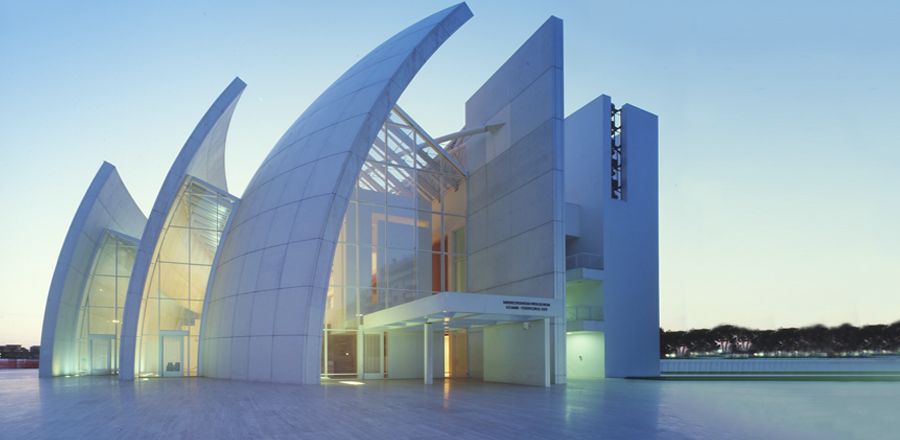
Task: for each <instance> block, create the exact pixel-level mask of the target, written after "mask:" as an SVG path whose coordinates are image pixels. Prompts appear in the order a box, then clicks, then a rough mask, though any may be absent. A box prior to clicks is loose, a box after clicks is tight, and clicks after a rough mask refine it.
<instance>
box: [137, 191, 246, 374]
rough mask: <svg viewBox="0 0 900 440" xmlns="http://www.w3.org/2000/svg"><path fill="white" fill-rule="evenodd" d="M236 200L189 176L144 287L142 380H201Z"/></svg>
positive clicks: (139, 348) (140, 339)
mask: <svg viewBox="0 0 900 440" xmlns="http://www.w3.org/2000/svg"><path fill="white" fill-rule="evenodd" d="M234 202H235V199H234V198H233V197H232V196H231V195H229V194H227V193H224V192H222V191H220V190H218V189H216V188H214V187H212V186H211V185H208V184H206V183H204V182H202V181H200V180H199V179H195V178H192V177H187V178H186V180H185V183H184V184H183V185H182V187H181V189H180V191H179V193H178V196H177V197H176V201H175V203H174V204H173V207H172V209H171V211H170V212H169V213H168V215H167V217H166V221H165V224H164V225H163V230H162V232H161V233H160V239H159V242H158V243H157V245H156V249H154V251H153V259H152V262H151V265H150V269H149V275H148V276H147V282H146V283H145V286H144V292H143V298H142V301H141V312H140V319H139V322H138V340H137V351H136V353H135V356H136V362H135V365H136V368H137V372H136V373H137V375H139V376H196V375H197V359H198V340H199V334H200V317H201V314H202V312H203V302H204V299H205V296H206V285H207V282H208V281H209V275H210V268H211V265H212V262H213V258H214V257H215V254H216V248H217V247H218V244H219V239H220V237H221V235H222V230H223V229H224V228H225V223H226V221H227V220H228V216H229V215H230V214H231V211H232V208H233V205H234Z"/></svg>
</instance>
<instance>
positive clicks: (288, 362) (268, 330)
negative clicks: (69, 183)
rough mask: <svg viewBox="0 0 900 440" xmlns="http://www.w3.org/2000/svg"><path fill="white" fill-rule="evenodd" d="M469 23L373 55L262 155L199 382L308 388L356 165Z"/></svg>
mask: <svg viewBox="0 0 900 440" xmlns="http://www.w3.org/2000/svg"><path fill="white" fill-rule="evenodd" d="M471 16H472V13H471V12H470V11H469V9H468V7H467V6H465V5H464V4H460V5H456V6H452V7H450V8H447V9H445V10H442V11H440V12H437V13H435V14H433V15H431V16H429V17H427V18H425V19H424V20H422V21H420V22H418V23H416V24H414V25H412V26H410V27H409V28H407V29H406V30H404V31H402V32H400V33H399V34H397V35H395V36H393V37H392V38H391V39H389V40H388V41H386V42H385V43H383V44H381V45H380V46H378V47H377V48H376V49H375V50H373V51H372V52H370V53H369V54H368V55H366V56H365V57H364V58H363V59H361V60H360V61H359V62H357V63H356V64H355V65H354V66H353V67H351V68H350V69H349V70H348V71H347V72H346V73H344V75H342V76H341V77H340V78H339V79H338V80H337V81H336V82H335V83H334V84H332V85H331V86H330V87H329V88H328V89H327V90H326V91H325V92H324V93H323V94H322V95H321V96H319V98H318V99H316V101H315V102H313V104H312V105H310V107H309V108H308V109H307V110H306V111H305V112H304V113H303V114H302V115H301V116H300V117H299V118H298V119H297V121H296V122H294V124H293V125H292V126H291V127H290V129H288V131H287V132H286V133H285V134H284V136H282V138H281V139H280V140H279V141H278V143H277V144H276V145H275V147H274V148H273V149H272V151H271V152H270V154H269V156H268V157H267V158H266V160H265V161H264V162H263V164H262V166H261V167H260V169H259V170H258V171H257V173H256V174H255V175H254V177H253V179H252V181H251V182H250V185H249V186H248V188H247V190H246V192H245V193H244V196H243V197H242V202H241V204H240V206H239V207H238V208H237V210H236V212H235V214H234V215H235V217H234V219H233V221H232V226H231V227H230V230H229V231H227V233H226V235H225V238H224V242H223V244H222V246H223V249H222V251H221V255H220V258H219V260H218V264H217V268H216V270H215V275H214V277H213V280H212V286H211V288H210V291H209V295H210V298H209V305H208V309H207V315H206V319H207V320H208V322H206V323H205V324H204V326H205V330H204V336H203V343H202V350H203V363H202V370H203V371H202V372H201V374H202V375H204V376H209V377H219V378H233V379H251V380H260V381H273V382H291V383H318V381H319V372H320V359H321V338H322V323H323V316H324V306H325V297H326V292H327V290H328V278H329V274H330V272H331V266H332V260H333V257H334V250H335V244H336V242H337V239H338V233H339V230H340V228H341V223H342V220H343V218H344V214H345V211H346V208H347V204H348V200H349V199H350V196H351V192H352V191H353V188H354V186H355V184H356V182H357V178H358V176H359V174H360V170H361V168H362V166H363V163H364V161H365V158H366V156H367V155H368V153H369V149H370V148H371V146H372V143H373V141H374V140H375V138H376V136H377V134H378V132H379V130H380V128H381V126H382V124H383V123H384V121H385V120H386V118H387V117H388V113H389V111H390V110H391V108H393V106H394V104H395V103H396V101H397V98H399V96H400V94H401V93H402V92H403V90H404V89H405V88H406V86H407V85H408V84H409V82H410V81H411V80H412V78H413V76H414V75H415V74H416V72H418V70H419V69H420V68H421V67H422V65H423V64H424V63H425V61H426V60H427V59H428V58H429V57H430V56H431V55H432V54H433V53H434V51H435V50H436V49H437V48H438V47H439V46H440V45H441V44H442V43H443V42H444V41H445V40H446V39H447V38H448V37H449V36H450V35H451V34H452V33H453V32H454V31H456V29H458V28H459V27H460V26H461V25H462V24H463V23H465V22H466V21H467V20H468V19H469V18H470V17H471Z"/></svg>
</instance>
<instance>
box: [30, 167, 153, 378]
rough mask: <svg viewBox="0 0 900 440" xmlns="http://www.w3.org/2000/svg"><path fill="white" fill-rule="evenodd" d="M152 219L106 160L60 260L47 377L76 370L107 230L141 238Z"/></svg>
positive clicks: (48, 315) (51, 301)
mask: <svg viewBox="0 0 900 440" xmlns="http://www.w3.org/2000/svg"><path fill="white" fill-rule="evenodd" d="M146 221H147V219H146V217H144V214H143V213H142V212H141V210H140V208H138V206H137V204H135V203H134V199H132V198H131V194H129V193H128V189H127V188H125V184H124V183H122V179H121V178H120V177H119V173H118V172H116V167H114V166H113V165H112V164H110V163H108V162H103V165H101V166H100V169H99V170H98V171H97V174H96V175H95V176H94V179H93V181H91V184H90V186H89V187H88V190H87V192H86V193H85V195H84V197H83V198H82V200H81V204H80V205H79V206H78V210H77V211H76V213H75V217H74V218H73V219H72V224H71V225H70V226H69V232H68V233H67V234H66V239H65V241H64V242H63V246H62V250H60V252H59V258H58V259H57V261H56V269H55V270H54V272H53V279H52V281H51V282H50V291H49V293H48V295H47V306H46V308H45V310H44V324H43V331H42V334H41V361H40V376H41V377H50V376H59V375H66V374H72V373H73V372H74V371H73V370H74V368H75V361H76V359H75V346H74V344H75V333H76V326H77V324H78V310H79V307H80V306H81V298H82V295H83V294H84V286H85V283H86V282H87V278H88V276H89V275H90V274H89V271H90V265H91V261H92V260H93V257H94V254H95V253H96V251H97V248H98V247H99V246H100V244H101V241H102V239H103V235H104V231H105V230H107V229H109V230H112V231H115V232H118V233H121V234H124V235H128V236H131V237H138V236H140V234H141V231H143V229H144V224H145V223H146Z"/></svg>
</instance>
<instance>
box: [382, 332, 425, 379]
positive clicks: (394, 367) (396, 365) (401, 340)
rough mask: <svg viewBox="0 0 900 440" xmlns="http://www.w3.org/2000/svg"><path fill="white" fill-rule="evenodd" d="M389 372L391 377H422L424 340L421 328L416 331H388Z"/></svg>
mask: <svg viewBox="0 0 900 440" xmlns="http://www.w3.org/2000/svg"><path fill="white" fill-rule="evenodd" d="M387 340H388V341H387V362H388V367H387V374H388V378H389V379H421V378H422V377H423V373H424V371H423V370H422V360H423V356H424V343H423V342H424V340H423V338H422V330H421V328H420V329H418V331H416V330H415V329H410V330H399V331H392V332H387Z"/></svg>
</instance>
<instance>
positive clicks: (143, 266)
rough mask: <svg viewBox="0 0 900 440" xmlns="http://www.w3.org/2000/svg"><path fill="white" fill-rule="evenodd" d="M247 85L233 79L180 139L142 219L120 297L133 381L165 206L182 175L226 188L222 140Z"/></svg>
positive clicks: (122, 369)
mask: <svg viewBox="0 0 900 440" xmlns="http://www.w3.org/2000/svg"><path fill="white" fill-rule="evenodd" d="M246 86H247V84H245V83H244V82H243V81H241V79H240V78H235V79H234V80H233V81H232V82H231V84H229V85H228V87H226V88H225V90H224V91H223V92H222V94H221V95H219V97H218V98H217V99H216V101H215V102H214V103H213V104H212V106H211V107H210V108H209V110H207V111H206V114H204V115H203V118H202V119H201V120H200V122H199V123H198V124H197V127H196V128H194V131H193V132H192V133H191V135H190V137H188V140H187V141H186V142H185V144H184V146H183V147H182V148H181V151H180V152H179V153H178V157H176V158H175V162H174V163H173V164H172V167H171V168H170V169H169V172H168V174H167V175H166V179H165V180H164V181H163V184H162V187H161V188H160V190H159V195H157V196H156V201H155V202H154V203H153V210H152V211H151V212H150V217H149V218H148V219H147V226H146V227H145V228H144V231H143V234H142V235H141V244H140V246H139V247H138V250H137V256H136V259H135V263H134V270H133V272H132V276H131V281H130V282H129V284H128V296H127V297H126V299H125V313H124V317H123V322H122V343H121V348H120V356H119V359H120V364H119V378H120V379H123V380H131V379H134V374H135V371H134V369H135V349H136V344H135V339H136V336H137V332H138V322H139V320H140V319H139V315H140V310H141V300H142V298H143V293H144V284H145V282H146V280H147V275H148V272H149V270H150V266H151V263H152V261H151V260H152V258H153V251H154V249H156V246H157V242H158V241H159V239H160V233H161V232H162V229H163V227H164V222H165V220H166V217H167V216H168V213H169V210H171V209H172V207H173V204H174V203H175V200H176V197H177V196H178V191H179V189H180V188H181V185H182V184H183V183H184V179H185V177H186V176H188V175H190V176H193V177H197V178H199V179H201V180H203V181H205V182H207V183H210V184H212V185H214V186H216V187H218V188H219V189H221V190H223V191H225V190H227V187H226V181H225V138H226V136H227V134H228V126H229V124H230V122H231V115H232V113H233V112H234V108H235V106H236V105H237V101H238V99H239V98H240V97H241V93H243V91H244V88H245V87H246Z"/></svg>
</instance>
